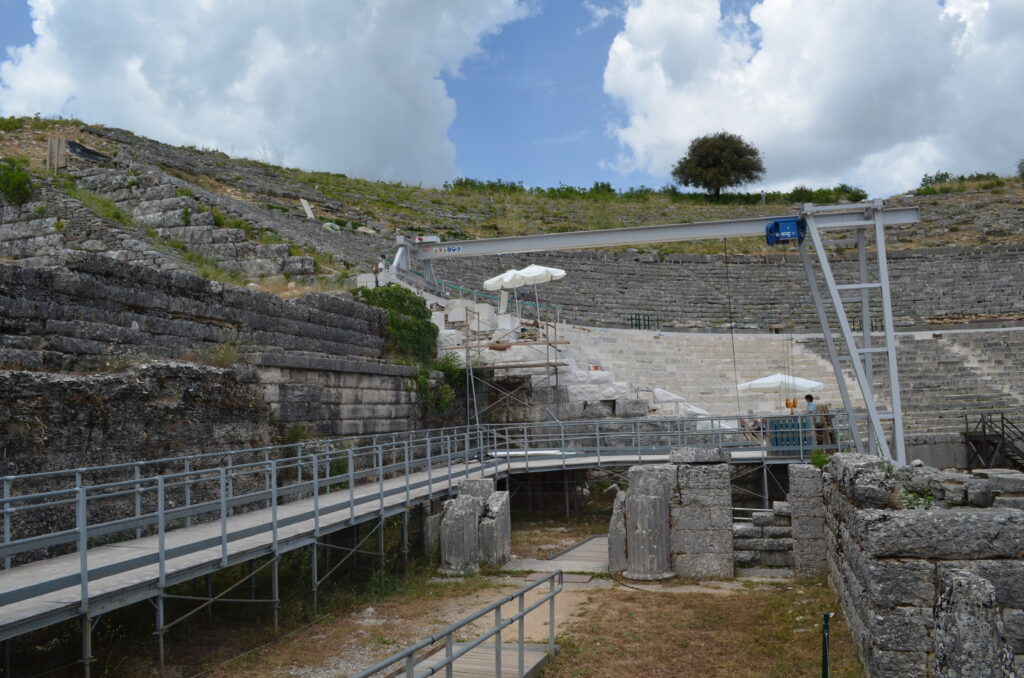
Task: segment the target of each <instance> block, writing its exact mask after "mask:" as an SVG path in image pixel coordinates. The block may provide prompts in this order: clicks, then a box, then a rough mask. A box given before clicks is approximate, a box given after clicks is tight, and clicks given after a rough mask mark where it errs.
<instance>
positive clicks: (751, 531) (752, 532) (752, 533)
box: [732, 523, 764, 539]
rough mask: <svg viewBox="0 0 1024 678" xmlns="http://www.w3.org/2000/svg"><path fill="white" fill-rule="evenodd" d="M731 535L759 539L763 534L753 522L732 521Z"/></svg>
mask: <svg viewBox="0 0 1024 678" xmlns="http://www.w3.org/2000/svg"><path fill="white" fill-rule="evenodd" d="M732 536H733V537H736V538H740V539H760V538H761V537H763V536H764V533H763V532H762V531H761V528H760V527H758V526H756V525H754V524H753V523H734V524H733V526H732Z"/></svg>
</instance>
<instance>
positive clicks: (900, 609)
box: [823, 454, 1024, 678]
mask: <svg viewBox="0 0 1024 678" xmlns="http://www.w3.org/2000/svg"><path fill="white" fill-rule="evenodd" d="M823 486H824V487H823V489H824V503H825V522H826V530H825V536H826V545H827V559H828V568H829V576H830V578H831V580H832V583H833V585H834V586H835V588H836V589H837V591H838V593H839V596H840V599H841V601H842V605H843V611H844V612H845V614H846V618H847V621H848V623H849V625H850V628H851V630H852V631H853V635H854V639H855V640H856V642H857V645H858V648H859V650H860V655H861V659H862V660H863V663H864V666H865V668H866V671H867V674H868V675H869V676H872V677H878V676H885V677H888V676H893V677H895V676H900V677H901V678H902V677H906V676H1010V675H1021V672H1022V671H1024V551H1022V547H1024V510H1022V508H1024V474H1021V473H1016V472H1012V471H998V470H989V471H986V472H978V473H975V474H973V475H972V474H957V473H944V472H940V471H937V470H936V469H933V468H929V467H905V468H902V469H899V470H897V471H896V472H895V473H893V472H892V471H891V468H889V467H887V466H886V465H885V464H884V463H883V462H881V461H880V460H878V459H877V458H874V457H866V456H859V455H852V454H850V455H846V454H844V455H836V456H835V457H833V458H832V460H831V462H830V463H829V465H828V466H827V467H826V469H825V473H824V475H823ZM894 506H897V507H900V508H893V507H894ZM909 507H916V508H909ZM1014 662H1015V663H1014ZM1012 666H1013V667H1015V669H1014V668H1011V667H1012ZM1014 671H1015V672H1014Z"/></svg>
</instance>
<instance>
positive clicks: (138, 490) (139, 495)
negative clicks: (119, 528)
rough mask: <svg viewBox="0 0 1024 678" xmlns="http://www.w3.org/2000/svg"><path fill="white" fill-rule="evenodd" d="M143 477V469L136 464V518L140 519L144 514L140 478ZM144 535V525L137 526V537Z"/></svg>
mask: <svg viewBox="0 0 1024 678" xmlns="http://www.w3.org/2000/svg"><path fill="white" fill-rule="evenodd" d="M141 478H142V469H141V468H140V467H139V465H138V464H135V518H136V519H138V518H139V516H141V515H142V485H141V484H140V483H139V480H140V479H141ZM141 536H142V526H141V525H136V526H135V538H136V539H139V538H140V537H141Z"/></svg>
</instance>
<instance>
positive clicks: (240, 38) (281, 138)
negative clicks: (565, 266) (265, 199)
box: [0, 0, 527, 185]
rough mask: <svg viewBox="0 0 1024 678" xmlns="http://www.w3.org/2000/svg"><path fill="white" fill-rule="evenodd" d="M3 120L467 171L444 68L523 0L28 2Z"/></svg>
mask: <svg viewBox="0 0 1024 678" xmlns="http://www.w3.org/2000/svg"><path fill="white" fill-rule="evenodd" d="M30 4H31V10H32V17H33V29H34V31H35V33H36V36H37V38H36V41H35V42H34V43H33V44H31V45H28V46H25V47H21V48H18V49H15V50H11V51H10V53H9V54H8V60H7V61H4V62H3V63H0V114H2V115H31V114H33V113H36V112H41V113H42V114H44V115H52V114H63V115H66V116H75V117H78V118H81V119H83V120H86V121H90V122H98V123H103V124H107V125H112V126H118V127H125V128H127V129H130V130H132V131H134V132H137V133H139V134H143V135H145V136H149V137H153V138H156V139H159V140H161V141H167V142H170V143H178V144H196V145H199V146H209V147H215V148H219V149H221V150H223V151H226V152H228V153H231V154H233V155H243V156H248V157H254V158H259V159H264V160H271V161H274V162H283V163H287V164H289V165H296V166H300V167H303V168H308V169H324V170H333V171H340V172H346V173H349V174H353V175H356V176H360V177H366V178H372V179H384V180H401V181H406V182H411V183H418V182H423V183H425V184H431V185H436V184H440V183H441V182H443V181H445V180H446V179H449V178H451V177H453V176H455V175H456V168H455V148H454V146H453V144H452V143H451V141H450V140H449V139H448V136H447V131H448V127H449V126H450V125H451V123H452V121H453V120H454V118H455V102H454V101H453V100H452V99H451V98H450V97H449V96H448V94H447V92H446V90H445V85H444V82H443V81H442V80H441V79H440V76H441V74H442V73H456V74H457V72H458V68H459V65H460V63H462V62H463V61H464V60H465V59H466V58H467V57H471V56H473V55H475V54H478V53H479V52H480V40H481V39H482V38H483V37H484V36H485V35H487V34H491V33H495V32H497V31H499V30H500V28H501V26H502V25H503V24H504V23H506V22H509V21H513V20H515V19H518V18H521V17H523V16H525V15H526V13H527V8H526V7H525V6H524V5H523V4H522V3H521V2H520V0H488V2H478V1H477V0H438V1H437V2H433V1H432V2H422V1H421V0H362V1H360V2H355V1H346V2H333V1H312V0H310V1H304V2H276V1H273V0H244V1H242V0H216V1H214V0H177V1H176V2H134V1H133V0H108V1H105V2H84V1H81V0H74V1H71V0H30Z"/></svg>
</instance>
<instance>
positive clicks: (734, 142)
mask: <svg viewBox="0 0 1024 678" xmlns="http://www.w3.org/2000/svg"><path fill="white" fill-rule="evenodd" d="M763 174H764V163H763V162H762V161H761V153H760V151H758V150H757V149H756V148H755V147H753V146H751V145H750V144H748V143H747V142H746V141H744V140H743V137H741V136H739V135H738V134H731V133H730V132H716V133H715V134H707V135H705V136H702V137H697V138H696V139H694V140H693V141H691V142H690V148H689V149H687V151H686V155H685V156H684V157H683V158H681V159H680V160H679V161H677V162H676V164H675V167H673V168H672V178H673V179H675V180H676V183H678V184H680V185H682V186H697V187H699V188H703V189H705V190H706V191H708V193H711V194H712V195H715V196H718V195H720V194H721V193H722V189H723V188H728V187H729V186H740V185H742V184H749V183H751V182H752V181H757V180H758V179H760V178H761V176H762V175H763Z"/></svg>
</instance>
